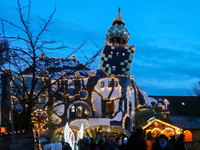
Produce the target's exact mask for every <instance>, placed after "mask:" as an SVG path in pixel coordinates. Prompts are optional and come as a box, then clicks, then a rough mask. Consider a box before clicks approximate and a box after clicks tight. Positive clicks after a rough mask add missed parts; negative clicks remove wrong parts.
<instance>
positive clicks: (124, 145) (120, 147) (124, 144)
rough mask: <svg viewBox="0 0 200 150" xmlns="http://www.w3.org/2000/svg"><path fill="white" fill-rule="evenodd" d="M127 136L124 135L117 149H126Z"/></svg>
mask: <svg viewBox="0 0 200 150" xmlns="http://www.w3.org/2000/svg"><path fill="white" fill-rule="evenodd" d="M127 142H128V138H127V137H124V139H123V142H122V144H121V145H120V146H119V150H127Z"/></svg>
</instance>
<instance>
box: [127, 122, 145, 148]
mask: <svg viewBox="0 0 200 150" xmlns="http://www.w3.org/2000/svg"><path fill="white" fill-rule="evenodd" d="M127 149H128V150H147V143H146V140H145V138H144V136H143V129H142V126H137V127H136V128H135V132H133V133H132V135H131V137H130V139H129V140H128V143H127Z"/></svg>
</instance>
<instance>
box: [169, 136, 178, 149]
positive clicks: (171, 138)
mask: <svg viewBox="0 0 200 150" xmlns="http://www.w3.org/2000/svg"><path fill="white" fill-rule="evenodd" d="M169 143H170V144H171V145H172V147H174V144H175V143H176V139H175V135H172V136H170V140H169Z"/></svg>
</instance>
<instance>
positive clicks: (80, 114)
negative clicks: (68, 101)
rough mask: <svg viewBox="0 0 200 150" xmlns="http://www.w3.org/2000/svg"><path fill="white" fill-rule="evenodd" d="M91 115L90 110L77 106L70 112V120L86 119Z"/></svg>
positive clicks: (80, 105)
mask: <svg viewBox="0 0 200 150" xmlns="http://www.w3.org/2000/svg"><path fill="white" fill-rule="evenodd" d="M89 114H90V111H89V109H88V108H87V107H86V106H84V105H82V104H76V105H74V106H72V107H71V110H70V118H84V117H88V116H89Z"/></svg>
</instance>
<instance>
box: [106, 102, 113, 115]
mask: <svg viewBox="0 0 200 150" xmlns="http://www.w3.org/2000/svg"><path fill="white" fill-rule="evenodd" d="M113 110H114V108H113V103H112V102H111V101H107V102H106V113H113Z"/></svg>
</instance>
